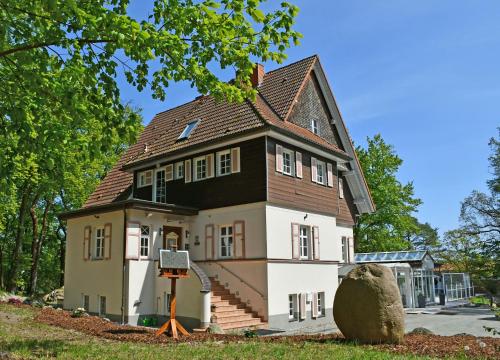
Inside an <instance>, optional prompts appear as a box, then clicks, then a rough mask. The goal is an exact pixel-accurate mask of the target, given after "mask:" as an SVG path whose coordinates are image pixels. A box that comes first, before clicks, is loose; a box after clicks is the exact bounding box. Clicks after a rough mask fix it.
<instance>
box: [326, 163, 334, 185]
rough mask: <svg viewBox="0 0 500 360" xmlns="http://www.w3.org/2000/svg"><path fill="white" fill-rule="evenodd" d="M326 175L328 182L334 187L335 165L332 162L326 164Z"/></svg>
mask: <svg viewBox="0 0 500 360" xmlns="http://www.w3.org/2000/svg"><path fill="white" fill-rule="evenodd" d="M326 169H327V170H326V176H327V184H328V186H329V187H333V166H332V164H330V163H328V164H326Z"/></svg>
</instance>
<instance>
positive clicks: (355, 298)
mask: <svg viewBox="0 0 500 360" xmlns="http://www.w3.org/2000/svg"><path fill="white" fill-rule="evenodd" d="M333 317H334V319H335V322H336V323H337V326H338V327H339V329H340V331H341V332H342V334H343V335H344V336H345V337H346V338H347V339H350V340H356V341H359V342H361V343H370V344H373V343H394V344H399V343H402V342H403V337H404V310H403V304H402V302H401V295H400V294H399V290H398V287H397V286H396V281H395V279H394V276H393V275H392V272H391V270H389V268H387V267H384V266H380V265H376V264H365V265H360V266H357V267H355V268H354V269H352V270H351V271H350V272H349V273H348V274H347V276H346V277H345V279H344V280H342V282H341V283H340V286H339V288H338V289H337V293H336V294H335V300H334V304H333Z"/></svg>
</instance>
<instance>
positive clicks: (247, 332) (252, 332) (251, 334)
mask: <svg viewBox="0 0 500 360" xmlns="http://www.w3.org/2000/svg"><path fill="white" fill-rule="evenodd" d="M244 335H245V337H247V338H254V337H257V331H255V330H254V329H248V330H245V332H244Z"/></svg>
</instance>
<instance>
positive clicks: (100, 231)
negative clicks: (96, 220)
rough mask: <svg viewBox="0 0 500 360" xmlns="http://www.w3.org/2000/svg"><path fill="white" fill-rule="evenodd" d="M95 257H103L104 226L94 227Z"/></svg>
mask: <svg viewBox="0 0 500 360" xmlns="http://www.w3.org/2000/svg"><path fill="white" fill-rule="evenodd" d="M94 255H95V258H96V259H102V258H103V257H104V228H103V227H100V228H97V229H95V253H94Z"/></svg>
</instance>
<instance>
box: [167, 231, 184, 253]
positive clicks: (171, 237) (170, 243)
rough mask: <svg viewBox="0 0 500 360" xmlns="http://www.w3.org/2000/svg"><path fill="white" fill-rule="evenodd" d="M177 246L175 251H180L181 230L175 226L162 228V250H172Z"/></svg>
mask: <svg viewBox="0 0 500 360" xmlns="http://www.w3.org/2000/svg"><path fill="white" fill-rule="evenodd" d="M174 246H177V250H183V249H182V228H181V227H177V226H166V225H165V226H163V248H164V249H167V250H172V249H173V248H174Z"/></svg>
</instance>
